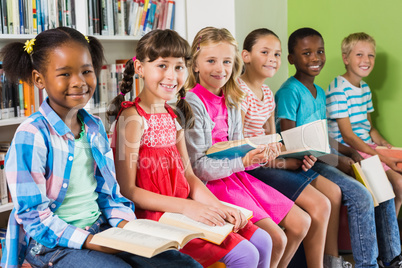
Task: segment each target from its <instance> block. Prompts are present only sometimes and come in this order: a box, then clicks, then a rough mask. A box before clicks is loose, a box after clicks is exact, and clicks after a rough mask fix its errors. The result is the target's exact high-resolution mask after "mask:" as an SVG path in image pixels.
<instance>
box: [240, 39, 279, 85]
mask: <svg viewBox="0 0 402 268" xmlns="http://www.w3.org/2000/svg"><path fill="white" fill-rule="evenodd" d="M281 54H282V50H281V43H280V41H279V39H278V38H277V37H276V36H274V35H265V36H262V37H260V38H258V40H257V42H256V43H255V44H254V45H253V47H252V50H251V52H249V51H246V50H243V61H244V63H245V64H247V69H248V71H250V72H253V74H254V75H256V76H259V77H261V78H263V79H265V78H267V77H273V76H274V75H275V73H276V72H277V71H278V69H279V67H280V66H281Z"/></svg>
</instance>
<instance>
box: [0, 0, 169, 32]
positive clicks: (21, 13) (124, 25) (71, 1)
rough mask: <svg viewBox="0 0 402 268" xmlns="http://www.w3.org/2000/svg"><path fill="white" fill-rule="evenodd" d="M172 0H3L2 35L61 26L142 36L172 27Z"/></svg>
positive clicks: (0, 29) (1, 2)
mask: <svg viewBox="0 0 402 268" xmlns="http://www.w3.org/2000/svg"><path fill="white" fill-rule="evenodd" d="M174 14H175V1H172V0H170V1H169V0H79V1H77V0H0V17H1V19H0V34H38V33H40V32H42V31H45V30H48V29H52V28H56V27H59V26H66V27H72V28H74V29H77V30H79V31H81V32H82V33H84V34H89V35H106V36H109V35H111V36H112V35H130V36H141V35H144V34H145V33H147V32H149V31H151V30H153V29H166V28H167V29H173V26H174V25H173V24H174Z"/></svg>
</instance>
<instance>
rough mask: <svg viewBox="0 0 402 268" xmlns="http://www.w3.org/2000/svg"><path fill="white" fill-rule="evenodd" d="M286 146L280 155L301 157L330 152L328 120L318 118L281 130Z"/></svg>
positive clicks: (317, 155) (283, 156)
mask: <svg viewBox="0 0 402 268" xmlns="http://www.w3.org/2000/svg"><path fill="white" fill-rule="evenodd" d="M281 135H282V139H283V142H284V144H285V146H283V147H282V152H281V153H280V154H279V156H278V157H281V158H287V157H289V158H299V159H302V158H303V157H304V156H305V155H314V156H315V157H319V156H323V155H326V154H329V153H330V148H329V140H328V126H327V120H325V119H323V120H317V121H314V122H311V123H308V124H305V125H302V126H298V127H295V128H291V129H288V130H284V131H282V132H281Z"/></svg>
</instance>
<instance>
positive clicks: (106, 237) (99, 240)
mask: <svg viewBox="0 0 402 268" xmlns="http://www.w3.org/2000/svg"><path fill="white" fill-rule="evenodd" d="M91 243H92V244H95V245H100V246H104V247H109V248H114V249H118V250H122V251H126V252H130V253H133V254H136V255H141V256H144V257H148V258H149V257H152V256H153V255H154V254H155V253H159V252H162V251H164V250H166V249H173V248H177V247H178V243H177V242H176V241H171V240H168V239H165V238H160V237H156V236H152V235H147V234H141V233H138V232H134V231H129V230H125V229H122V228H117V227H113V228H109V229H107V230H105V231H103V232H100V233H97V234H95V235H94V236H93V238H92V240H91Z"/></svg>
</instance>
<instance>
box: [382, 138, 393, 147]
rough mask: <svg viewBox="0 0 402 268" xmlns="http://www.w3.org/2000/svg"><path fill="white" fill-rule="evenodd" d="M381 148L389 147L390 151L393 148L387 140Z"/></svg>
mask: <svg viewBox="0 0 402 268" xmlns="http://www.w3.org/2000/svg"><path fill="white" fill-rule="evenodd" d="M380 146H384V147H387V148H388V149H391V148H392V145H391V144H389V143H388V142H387V141H386V140H384V141H383V142H382V143H381V144H380Z"/></svg>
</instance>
